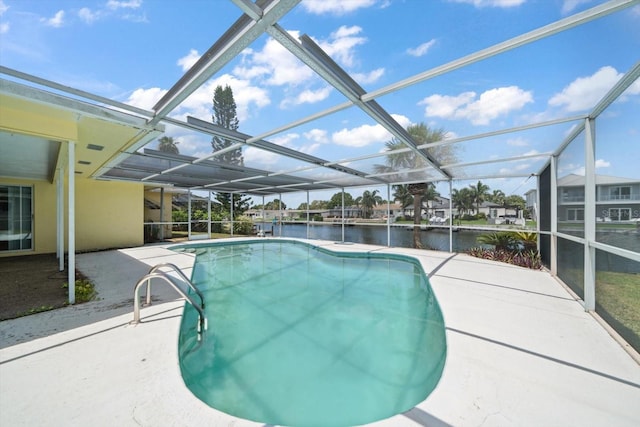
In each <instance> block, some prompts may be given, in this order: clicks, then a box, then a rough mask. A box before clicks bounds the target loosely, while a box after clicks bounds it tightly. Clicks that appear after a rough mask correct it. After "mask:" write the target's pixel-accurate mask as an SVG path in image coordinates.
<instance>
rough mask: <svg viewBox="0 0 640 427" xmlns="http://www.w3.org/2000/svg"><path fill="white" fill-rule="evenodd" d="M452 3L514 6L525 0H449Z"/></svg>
mask: <svg viewBox="0 0 640 427" xmlns="http://www.w3.org/2000/svg"><path fill="white" fill-rule="evenodd" d="M449 1H451V2H453V3H466V4H472V5H474V6H475V7H515V6H520V5H521V4H524V3H525V2H526V1H527V0H449Z"/></svg>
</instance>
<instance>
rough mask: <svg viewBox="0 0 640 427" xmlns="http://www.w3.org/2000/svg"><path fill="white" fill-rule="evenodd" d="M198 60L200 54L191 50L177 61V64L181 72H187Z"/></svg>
mask: <svg viewBox="0 0 640 427" xmlns="http://www.w3.org/2000/svg"><path fill="white" fill-rule="evenodd" d="M198 59H200V54H199V53H198V51H197V50H195V49H191V50H190V51H189V53H188V54H187V55H186V56H183V57H182V58H180V59H178V62H177V64H178V65H179V66H180V68H182V71H187V70H188V69H189V68H191V67H192V66H193V64H195V63H196V62H198Z"/></svg>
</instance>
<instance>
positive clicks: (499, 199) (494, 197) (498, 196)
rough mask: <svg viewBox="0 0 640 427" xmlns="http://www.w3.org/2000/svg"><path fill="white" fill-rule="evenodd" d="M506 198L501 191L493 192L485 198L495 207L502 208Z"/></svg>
mask: <svg viewBox="0 0 640 427" xmlns="http://www.w3.org/2000/svg"><path fill="white" fill-rule="evenodd" d="M506 197H507V196H506V195H505V194H504V191H502V190H493V193H491V195H490V196H488V197H487V199H489V201H490V202H493V203H495V204H497V205H500V206H504V201H505V198H506Z"/></svg>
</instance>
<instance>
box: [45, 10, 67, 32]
mask: <svg viewBox="0 0 640 427" xmlns="http://www.w3.org/2000/svg"><path fill="white" fill-rule="evenodd" d="M41 21H42V22H44V23H45V25H47V26H49V27H53V28H60V27H62V25H63V24H64V10H59V11H57V12H56V14H55V15H53V17H51V18H49V19H46V18H42V19H41Z"/></svg>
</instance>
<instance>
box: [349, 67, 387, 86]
mask: <svg viewBox="0 0 640 427" xmlns="http://www.w3.org/2000/svg"><path fill="white" fill-rule="evenodd" d="M383 75H384V68H376V69H375V70H373V71H371V72H369V73H352V74H351V77H353V79H354V80H355V81H357V82H358V83H360V84H367V83H375V82H377V81H378V79H380V77H382V76H383Z"/></svg>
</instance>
